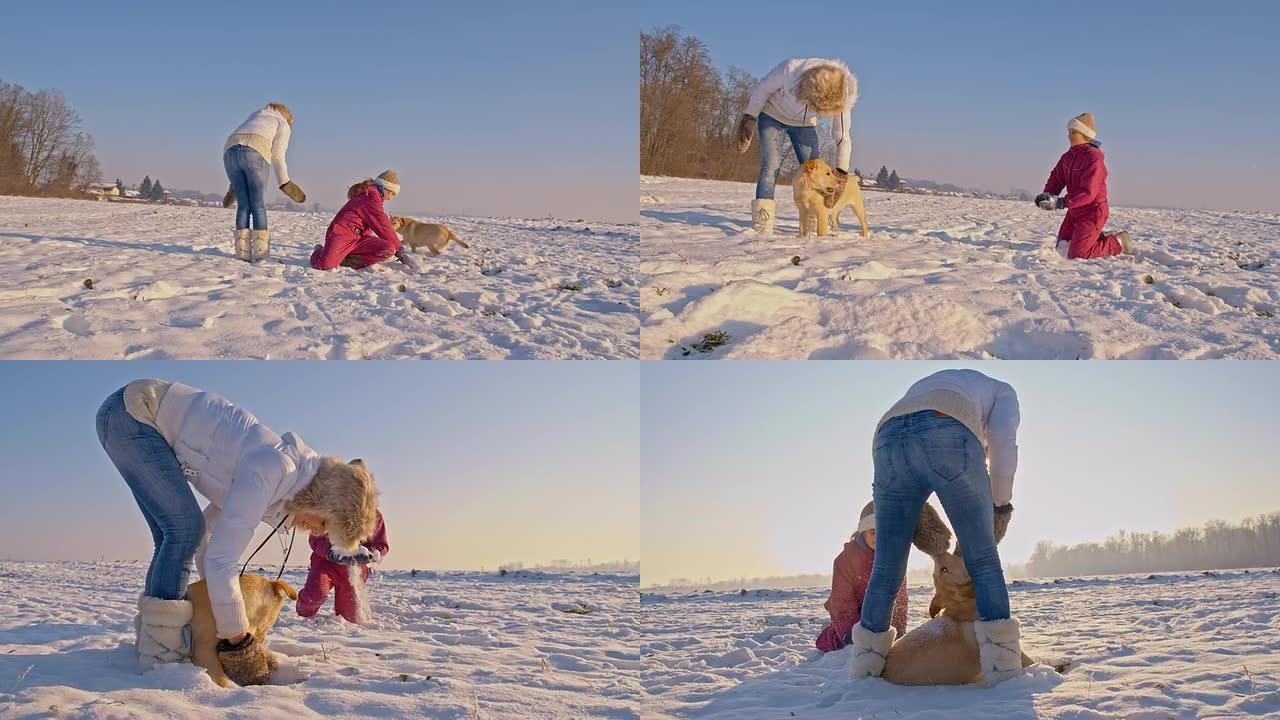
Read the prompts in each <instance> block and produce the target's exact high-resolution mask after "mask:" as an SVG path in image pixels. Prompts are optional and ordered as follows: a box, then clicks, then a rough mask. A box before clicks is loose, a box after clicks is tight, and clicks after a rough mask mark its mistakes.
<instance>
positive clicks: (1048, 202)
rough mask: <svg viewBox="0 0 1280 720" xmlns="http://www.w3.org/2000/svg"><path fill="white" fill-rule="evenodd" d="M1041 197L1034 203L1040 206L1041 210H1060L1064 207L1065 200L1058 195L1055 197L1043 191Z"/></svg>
mask: <svg viewBox="0 0 1280 720" xmlns="http://www.w3.org/2000/svg"><path fill="white" fill-rule="evenodd" d="M1042 197H1043V199H1042V200H1039V201H1037V202H1036V204H1037V205H1039V206H1040V209H1041V210H1061V209H1062V208H1064V207H1066V204H1065V202H1064V201H1063V199H1062V198H1060V197H1055V196H1053V195H1049V194H1048V193H1045V194H1044V195H1043V196H1042Z"/></svg>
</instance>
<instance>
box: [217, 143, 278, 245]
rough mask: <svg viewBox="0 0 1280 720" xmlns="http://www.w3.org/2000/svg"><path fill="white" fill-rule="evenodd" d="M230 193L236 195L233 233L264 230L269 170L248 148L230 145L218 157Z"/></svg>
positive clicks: (251, 149) (259, 157) (263, 160)
mask: <svg viewBox="0 0 1280 720" xmlns="http://www.w3.org/2000/svg"><path fill="white" fill-rule="evenodd" d="M222 167H224V168H226V170H227V179H228V180H230V181H231V189H232V190H235V191H236V229H237V230H245V229H248V228H249V227H250V219H252V221H253V225H252V227H253V229H255V230H266V229H267V174H268V173H269V172H270V171H271V166H270V165H268V164H267V159H266V158H264V157H262V154H261V153H259V152H258V151H257V150H254V149H253V148H251V147H249V146H248V145H232V146H231V147H229V148H227V150H226V152H224V153H222Z"/></svg>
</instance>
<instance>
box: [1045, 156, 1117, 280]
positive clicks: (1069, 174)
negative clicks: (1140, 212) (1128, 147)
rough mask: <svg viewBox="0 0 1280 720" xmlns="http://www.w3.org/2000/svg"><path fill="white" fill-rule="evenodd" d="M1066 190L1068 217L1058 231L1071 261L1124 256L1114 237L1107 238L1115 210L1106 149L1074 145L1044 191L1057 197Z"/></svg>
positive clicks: (1052, 173)
mask: <svg viewBox="0 0 1280 720" xmlns="http://www.w3.org/2000/svg"><path fill="white" fill-rule="evenodd" d="M1063 188H1066V190H1067V196H1066V198H1064V200H1063V202H1064V204H1065V205H1066V206H1067V217H1066V218H1064V219H1063V221H1062V227H1060V228H1058V240H1065V241H1066V242H1067V257H1068V258H1071V259H1073V260H1074V259H1076V258H1080V259H1083V260H1088V259H1090V258H1099V257H1108V256H1110V255H1119V254H1120V253H1121V252H1122V248H1121V247H1120V241H1119V240H1117V239H1116V238H1115V236H1114V235H1103V234H1102V228H1103V226H1105V225H1106V224H1107V217H1108V216H1109V215H1110V214H1111V209H1110V207H1109V206H1108V205H1107V163H1106V157H1105V156H1104V155H1103V154H1102V148H1100V147H1098V146H1097V145H1094V144H1093V143H1084V144H1081V145H1073V146H1071V149H1069V150H1067V151H1066V152H1065V153H1063V154H1062V157H1061V158H1059V159H1058V164H1057V165H1055V166H1054V168H1053V172H1051V173H1049V181H1048V182H1046V183H1045V184H1044V191H1045V192H1047V193H1049V194H1050V195H1057V194H1058V193H1060V192H1062V190H1063Z"/></svg>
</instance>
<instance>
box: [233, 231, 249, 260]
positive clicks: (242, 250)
mask: <svg viewBox="0 0 1280 720" xmlns="http://www.w3.org/2000/svg"><path fill="white" fill-rule="evenodd" d="M250 232H252V231H250V230H247V229H246V230H234V231H232V234H233V235H234V236H235V239H236V244H235V248H236V259H237V260H244V261H245V262H251V260H250V257H251V256H250V255H249V250H250V248H249V240H250V237H249V234H250Z"/></svg>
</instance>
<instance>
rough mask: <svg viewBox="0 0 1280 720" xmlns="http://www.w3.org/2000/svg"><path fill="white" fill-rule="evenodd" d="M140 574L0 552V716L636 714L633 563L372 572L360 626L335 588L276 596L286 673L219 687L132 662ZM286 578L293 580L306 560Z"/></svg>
mask: <svg viewBox="0 0 1280 720" xmlns="http://www.w3.org/2000/svg"><path fill="white" fill-rule="evenodd" d="M144 573H145V566H144V565H143V564H141V563H136V562H125V563H88V562H65V563H19V562H9V563H0V583H2V585H3V588H4V592H3V593H0V718H2V719H4V720H9V719H11V718H12V719H16V718H36V717H41V718H43V717H55V718H59V717H61V718H89V719H93V718H155V717H181V718H184V719H187V720H199V719H202V718H225V717H232V716H233V715H230V714H229V713H234V717H246V718H248V717H252V718H260V719H262V720H273V719H286V718H287V719H288V720H298V719H299V718H326V720H343V719H346V718H352V719H354V718H410V717H431V718H446V719H447V718H459V719H462V718H466V719H468V720H486V719H493V718H507V717H538V718H565V719H568V718H584V717H590V718H636V717H637V716H638V715H637V710H636V707H637V706H636V701H637V698H638V696H639V693H640V684H639V682H640V681H639V672H638V668H639V662H640V661H639V655H638V647H639V640H638V628H637V624H638V622H637V618H636V613H635V607H636V589H637V587H638V583H639V578H638V577H637V576H635V575H618V574H605V573H601V574H599V575H593V574H587V573H538V572H528V571H519V572H514V573H510V574H508V575H507V576H505V577H499V576H498V575H497V574H496V573H478V572H449V573H421V574H419V575H418V576H417V577H416V578H415V577H411V576H410V574H409V573H407V572H401V571H392V572H385V573H377V574H375V575H374V577H373V579H372V580H371V581H370V582H371V585H370V587H369V599H370V602H371V604H372V611H373V621H372V622H371V623H370V624H369V625H367V626H355V625H351V624H348V623H346V622H345V621H343V620H341V619H339V618H337V617H336V616H334V615H333V605H332V596H331V598H330V602H329V604H328V606H327V607H326V608H325V609H323V610H321V612H320V614H319V615H317V616H316V617H315V618H311V619H302V618H299V617H298V616H297V615H296V614H295V613H294V611H293V608H292V603H286V605H285V608H284V610H283V611H282V612H281V614H280V619H279V620H278V621H277V623H276V626H275V629H274V630H273V631H272V633H271V635H270V636H268V646H269V647H270V648H271V650H272V651H273V652H275V653H277V655H279V656H281V663H282V667H281V668H280V669H279V670H277V672H276V674H275V675H274V676H273V680H275V681H278V682H280V683H282V684H280V685H268V686H257V687H247V688H230V689H223V688H220V687H218V686H216V685H214V683H213V681H211V680H210V679H209V678H208V676H207V675H206V674H205V672H204V670H203V669H201V668H199V667H197V666H194V665H191V664H187V663H183V664H174V665H166V666H160V667H157V668H155V669H153V670H151V671H148V672H146V673H142V674H139V673H138V672H137V670H136V666H135V665H134V663H135V657H136V655H135V652H134V648H133V640H134V638H133V616H134V608H135V604H136V602H137V595H138V592H139V590H140V582H141V578H142V576H143V574H144ZM269 576H271V577H274V571H272V572H271V573H270V574H269ZM284 579H285V580H286V581H287V582H289V583H290V584H292V585H294V587H296V588H301V586H302V583H303V581H304V579H305V571H303V570H290V571H289V572H286V573H285V576H284ZM561 602H572V603H576V604H578V605H579V606H589V607H590V611H589V612H585V613H578V612H564V611H560V610H557V609H556V608H555V605H556V604H557V603H561Z"/></svg>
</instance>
